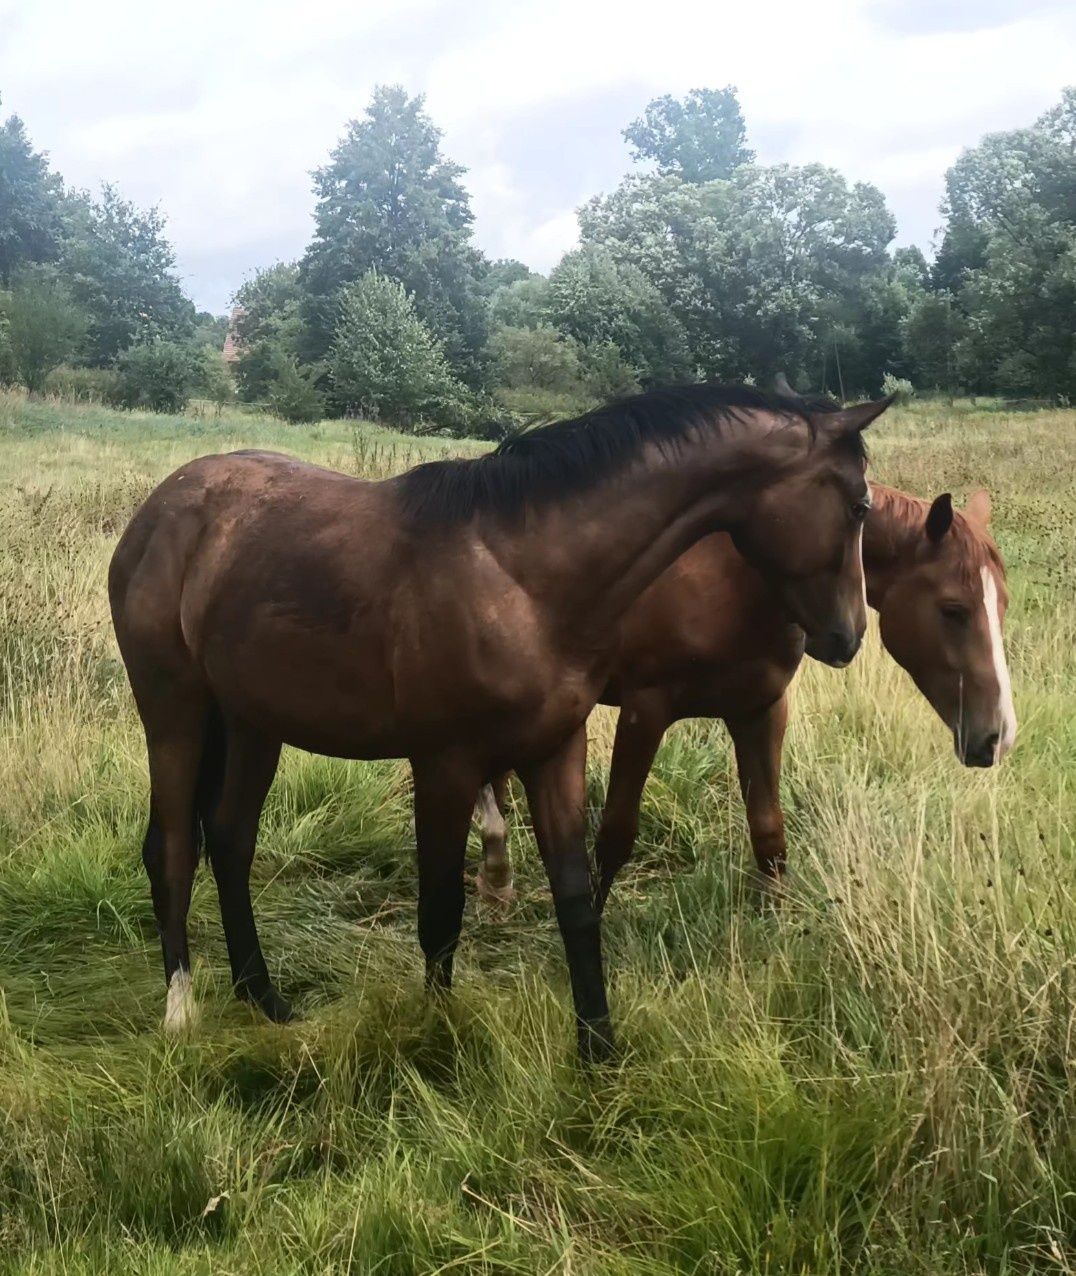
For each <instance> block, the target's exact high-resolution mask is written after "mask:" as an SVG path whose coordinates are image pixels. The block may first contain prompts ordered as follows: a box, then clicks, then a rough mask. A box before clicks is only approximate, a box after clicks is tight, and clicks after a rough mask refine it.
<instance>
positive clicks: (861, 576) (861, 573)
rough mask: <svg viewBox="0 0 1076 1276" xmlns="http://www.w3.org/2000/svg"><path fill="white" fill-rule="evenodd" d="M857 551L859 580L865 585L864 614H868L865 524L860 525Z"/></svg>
mask: <svg viewBox="0 0 1076 1276" xmlns="http://www.w3.org/2000/svg"><path fill="white" fill-rule="evenodd" d="M856 553H857V554H858V555H859V582H860V584H861V585H862V587H863V615H864V616H865V615H866V614H867V573H866V571H865V570H864V568H863V524H862V523H860V525H859V536H858V538H857V540H856Z"/></svg>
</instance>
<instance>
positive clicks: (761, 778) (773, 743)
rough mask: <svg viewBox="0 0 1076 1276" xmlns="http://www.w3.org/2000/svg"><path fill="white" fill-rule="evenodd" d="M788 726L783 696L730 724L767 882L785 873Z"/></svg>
mask: <svg viewBox="0 0 1076 1276" xmlns="http://www.w3.org/2000/svg"><path fill="white" fill-rule="evenodd" d="M787 723H788V701H787V700H786V699H785V697H784V696H782V697H781V698H780V699H779V700H776V701H774V703H773V704H771V705H770V706H769V707H768V708H766V709H764V710H763V711H762V712H761V713H760V714H757V715H756V716H754V717H752V718H749V719H737V720H735V721H730V722H729V723H728V728H729V732H730V734H731V735H732V742H733V745H734V747H735V749H736V765H737V768H738V770H739V773H740V792H741V793H742V794H743V799H744V805H745V806H746V808H747V825H748V829H749V830H750V834H751V849H752V850H753V851H754V854H755V863H756V864H757V865H758V870H759V872H760V873H761V874H762V876H763V877H764V878H765V879H766V880H767V881H772V882H776V881H779V880H780V878H781V875H782V874H783V873H784V871H785V863H786V856H785V818H784V814H783V812H782V811H781V793H780V783H781V750H782V746H783V743H784V738H785V727H786V725H787Z"/></svg>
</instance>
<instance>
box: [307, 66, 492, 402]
mask: <svg viewBox="0 0 1076 1276" xmlns="http://www.w3.org/2000/svg"><path fill="white" fill-rule="evenodd" d="M463 172H464V170H463V169H462V168H460V166H459V165H458V164H453V163H452V162H451V161H449V160H446V159H445V158H444V157H443V156H442V154H441V134H440V132H439V130H438V129H436V128H435V127H434V125H433V124H432V123H431V121H430V119H429V117H428V116H427V114H426V112H425V109H424V101H423V98H422V97H414V98H409V97H408V96H407V94H406V93H405V92H404V90H403V89H402V88H400V87H399V86H391V87H386V86H381V87H379V88H377V89H375V90H374V95H373V99H372V101H371V103H370V105H369V107H367V110H366V115H365V118H363V119H362V120H352V121H351V123H350V124H349V125H348V127H347V132H346V133H345V135H344V137H343V139H342V140H341V142H340V144H339V145H338V146H337V147H336V149H335V150H334V151H333V153H332V155H331V157H330V160H329V163H328V164H326V165H325V166H324V167H322V168H320V169H318V170H317V171H316V172H315V174H314V190H315V193H316V195H317V207H316V210H315V222H316V229H315V234H314V240H313V242H312V243H311V245H310V247H309V248H308V249H307V252H306V255H305V257H304V258H303V262H302V284H303V289H304V301H303V317H304V322H305V329H304V334H303V341H304V346H303V355H304V357H305V358H306V359H308V360H316V359H320V358H323V357H324V355H325V353H326V351H327V350H328V348H329V345H330V344H331V342H332V341H333V333H334V328H335V323H336V315H337V302H338V298H339V295H340V293H341V291H342V290H343V289H344V288H346V287H347V286H348V285H349V284H353V283H355V282H356V281H357V280H358V279H359V278H361V277H362V276H363V275H364V274H366V272H367V271H370V270H377V271H378V272H380V273H381V274H383V275H385V276H387V277H389V278H391V279H395V280H397V281H399V283H400V284H401V285H402V286H403V287H404V289H405V290H406V291H407V293H408V294H410V295H411V296H412V297H413V299H414V307H415V311H416V313H417V314H418V316H419V317H420V318H421V319H422V320H423V322H424V323H426V324H427V325H428V326H429V328H430V330H431V332H432V333H433V334H434V335H435V336H436V337H437V339H438V341H439V342H440V343H441V346H442V348H443V350H444V353H445V356H446V358H447V359H448V361H449V363H450V364H451V366H452V367H453V369H454V370H455V372H456V374H457V375H459V376H462V377H464V378H465V379H466V380H467V381H469V382H470V383H471V384H473V385H478V384H479V383H480V382H481V379H482V352H483V349H484V347H485V344H486V305H485V300H484V298H483V296H482V286H481V280H482V275H483V274H484V272H485V261H484V259H483V258H482V256H481V254H480V253H479V252H478V251H477V250H476V249H475V248H474V246H473V245H472V243H471V221H472V216H471V207H470V199H469V196H468V194H467V192H466V190H465V189H464V187H463V185H462V183H461V181H460V178H461V177H462V176H463Z"/></svg>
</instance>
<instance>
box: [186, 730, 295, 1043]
mask: <svg viewBox="0 0 1076 1276" xmlns="http://www.w3.org/2000/svg"><path fill="white" fill-rule="evenodd" d="M217 726H218V729H220V730H221V731H222V732H224V737H223V739H224V749H223V758H222V762H223V775H222V777H221V780H220V787H219V793H218V794H217V795H216V800H215V801H213V802H211V803H210V805H209V806H208V809H206V810H204V811H203V812H202V821H203V827H204V829H205V838H206V857H207V859H208V860H209V863H210V866H211V867H212V869H213V876H214V877H215V878H216V881H217V894H218V896H219V898H220V915H221V921H222V922H223V924H224V937H225V940H226V942H227V944H228V961H229V963H230V965H231V968H232V986H233V988H234V989H235V992H236V996H238V997H239V998H241V999H242V1000H243V1001H250V1002H253V1003H254V1004H255V1005H257V1006H259V1007H260V1008H261V1010H262V1011H263V1012H264V1013H265V1014H266V1015H267V1016H268V1017H269V1018H270V1019H272V1020H274V1021H275V1022H276V1023H283V1022H285V1021H286V1020H288V1019H290V1018H291V1007H290V1006H289V1005H288V1003H287V1002H286V1001H285V1000H284V998H283V997H281V996H280V994H279V993H278V992H277V991H276V989H275V988H274V987H273V984H272V981H271V980H270V978H269V971H268V968H267V967H266V964H265V958H264V957H263V955H262V949H261V943H260V942H259V940H258V929H257V926H256V924H255V921H254V908H253V906H252V904H251V900H250V868H251V864H252V863H253V861H254V850H255V845H256V843H257V837H258V822H259V820H260V818H261V811H262V806H263V805H264V803H265V797H266V794H267V793H268V792H269V786H270V785H271V784H272V782H273V776H274V775H275V774H276V768H277V762H278V761H279V759H280V744H279V742H278V741H276V740H267V739H265V738H264V737H262V736H259V735H257V734H255V733H254V732H252V731H250V730H249V729H247V728H245V727H240V726H237V725H234V724H229V725H228V726H227V728H225V727H224V724H223V723H219V722H218V724H217Z"/></svg>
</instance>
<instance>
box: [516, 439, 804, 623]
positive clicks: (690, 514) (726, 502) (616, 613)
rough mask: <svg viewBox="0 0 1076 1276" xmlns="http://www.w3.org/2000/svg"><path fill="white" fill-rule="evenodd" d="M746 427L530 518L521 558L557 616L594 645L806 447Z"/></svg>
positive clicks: (693, 444) (657, 458)
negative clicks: (791, 456) (656, 582)
mask: <svg viewBox="0 0 1076 1276" xmlns="http://www.w3.org/2000/svg"><path fill="white" fill-rule="evenodd" d="M779 434H780V432H776V433H775V432H774V431H773V430H772V427H771V426H770V425H769V423H766V426H765V427H764V426H763V424H762V423H761V422H760V423H758V424H755V425H753V426H752V425H748V424H741V425H737V426H735V427H732V428H731V429H730V430H729V432H728V435H727V436H722V435H718V433H717V432H716V431H714V432H713V433H709V432H708V433H707V434H705V435H701V434H700V436H699V437H698V438H696V439H693V440H689V441H687V442H685V443H683V444H682V445H681V447H680V449H679V451H678V452H677V454H676V455H675V456H674V457H671V458H670V457H668V456H665V455H662V454H660V453H659V452H658V451H657V450H656V449H654V450H652V451H651V452H650V453H649V454H648V455H646V456H644V457H643V458H640V460H639V462H637V463H636V464H635V465H633V466H631V467H630V468H629V469H627V470H625V471H623V472H621V473H620V474H618V475H617V476H616V477H615V478H611V479H610V480H608V481H607V482H604V483H599V484H597V485H596V486H595V487H594V488H592V489H591V490H590V491H588V492H587V493H585V494H584V495H581V496H579V497H578V498H573V499H572V500H570V501H567V502H565V503H563V504H558V505H556V506H553V507H550V508H548V509H546V510H543V511H541V512H539V513H537V514H534V515H531V516H530V517H529V518H528V526H527V530H526V531H525V532H524V533H523V534H522V537H523V541H522V543H521V544H519V545H518V546H517V553H516V558H517V561H518V562H520V563H526V575H527V576H528V577H529V578H530V580H531V581H533V582H534V585H535V588H536V590H537V591H539V592H541V594H542V596H543V599H544V600H545V601H547V603H548V605H549V606H550V607H551V609H552V610H553V611H559V612H560V614H561V615H562V616H563V617H564V618H566V619H568V620H569V622H570V623H571V624H572V625H573V626H577V627H578V628H579V629H580V630H581V631H584V632H591V633H593V634H594V635H595V637H596V638H597V637H599V636H602V635H605V634H607V633H608V632H609V631H610V630H611V628H612V626H614V625H615V624H616V622H617V621H618V620H619V619H620V617H621V616H623V615H624V613H625V612H626V611H627V610H628V608H629V607H630V606H631V605H632V603H633V602H634V601H635V600H636V598H638V597H639V595H640V594H641V593H642V592H643V590H644V589H646V587H647V586H648V585H649V584H650V583H651V582H652V581H654V580H656V579H657V578H658V576H660V575H661V573H662V572H663V571H665V569H666V568H667V567H669V566H671V565H672V563H674V562H675V561H676V559H677V558H679V556H680V555H681V554H682V553H683V552H684V551H685V550H687V549H688V548H689V547H690V546H691V545H693V544H694V543H695V542H696V541H697V540H699V539H701V537H703V536H705V535H707V534H708V533H709V532H713V531H717V530H720V529H722V528H727V527H730V526H732V525H733V524H735V523H736V522H737V521H739V520H740V519H742V518H743V517H744V516H745V514H746V512H747V510H748V509H749V508H750V504H751V502H752V500H753V499H754V497H755V495H756V493H757V492H758V490H759V488H760V487H761V486H762V485H763V483H764V482H765V481H766V480H767V478H768V477H771V476H772V474H773V471H774V469H777V468H780V466H781V465H782V464H783V463H784V462H785V461H786V460H787V458H788V456H789V454H790V453H791V451H792V450H793V449H794V448H797V447H798V448H802V441H799V440H797V439H796V438H794V437H792V436H791V435H790V434H785V435H784V437H780V436H779Z"/></svg>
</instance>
